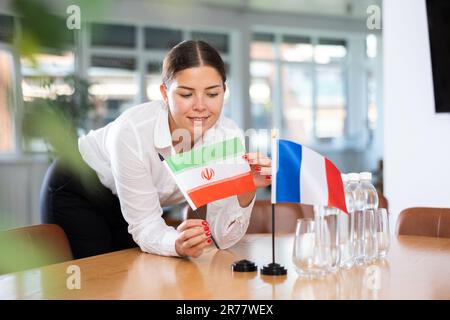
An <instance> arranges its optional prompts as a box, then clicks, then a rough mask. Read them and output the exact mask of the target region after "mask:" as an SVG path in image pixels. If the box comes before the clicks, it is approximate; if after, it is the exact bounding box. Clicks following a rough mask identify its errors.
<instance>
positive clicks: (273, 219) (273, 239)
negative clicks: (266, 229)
mask: <svg viewBox="0 0 450 320" xmlns="http://www.w3.org/2000/svg"><path fill="white" fill-rule="evenodd" d="M272 263H273V264H275V204H274V203H272Z"/></svg>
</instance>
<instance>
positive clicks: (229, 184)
mask: <svg viewBox="0 0 450 320" xmlns="http://www.w3.org/2000/svg"><path fill="white" fill-rule="evenodd" d="M244 154H245V148H244V146H243V145H242V142H241V140H240V139H239V138H237V137H236V138H233V139H229V140H225V141H222V142H219V143H215V144H211V145H208V146H204V147H200V148H196V149H192V150H190V151H187V152H183V153H179V154H176V155H173V156H171V157H169V158H167V159H165V160H164V161H163V163H164V165H165V166H166V168H167V169H168V170H169V172H170V173H171V175H172V176H173V178H174V179H175V182H176V183H177V185H178V187H179V188H180V190H181V192H182V193H183V195H184V197H185V198H186V200H187V202H188V203H189V205H190V206H191V208H192V209H193V210H196V209H197V208H199V207H201V206H203V205H205V204H208V203H210V202H213V201H216V200H220V199H224V198H228V197H231V196H233V195H238V194H241V193H245V192H250V191H254V190H255V184H254V182H253V175H252V173H251V170H250V166H249V164H248V162H247V161H246V160H245V159H243V157H242V156H243V155H244ZM161 160H163V159H161Z"/></svg>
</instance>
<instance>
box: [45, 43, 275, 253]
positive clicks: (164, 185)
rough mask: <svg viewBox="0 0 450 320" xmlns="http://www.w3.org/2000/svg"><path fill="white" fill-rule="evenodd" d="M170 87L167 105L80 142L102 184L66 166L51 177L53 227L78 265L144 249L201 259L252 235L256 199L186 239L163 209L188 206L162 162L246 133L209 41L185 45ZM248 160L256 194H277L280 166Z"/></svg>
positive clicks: (229, 203) (243, 197)
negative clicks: (226, 109) (214, 245)
mask: <svg viewBox="0 0 450 320" xmlns="http://www.w3.org/2000/svg"><path fill="white" fill-rule="evenodd" d="M162 80H163V81H162V84H161V86H160V90H161V94H162V98H163V99H162V101H155V102H150V103H144V104H142V105H138V106H135V107H132V108H130V109H128V110H127V111H125V112H124V113H123V114H122V115H120V116H119V117H118V118H117V119H116V120H115V121H113V122H111V123H109V124H108V125H106V126H105V127H103V128H100V129H98V130H95V131H91V132H89V134H87V135H86V136H83V137H81V138H80V139H79V142H78V145H79V151H80V154H81V157H82V159H83V161H84V163H85V164H86V167H87V170H89V171H91V172H92V173H93V176H95V178H96V183H95V185H92V184H91V185H88V186H87V185H85V184H83V183H82V182H81V179H80V178H79V177H78V176H77V175H76V174H74V173H72V172H68V170H65V169H64V168H61V165H60V164H58V162H56V163H54V164H53V165H52V166H51V168H50V169H49V171H48V173H47V177H46V179H45V184H44V189H43V192H44V195H45V201H43V219H44V221H45V222H48V223H56V224H59V225H60V226H61V227H62V228H63V229H64V230H65V232H66V234H67V236H68V238H69V242H70V244H71V247H72V251H73V254H74V256H75V257H76V258H81V257H86V256H91V255H96V254H101V253H105V252H110V251H115V250H120V249H124V248H129V247H132V246H136V244H137V245H139V247H140V248H141V249H142V250H143V251H145V252H150V253H155V254H160V255H167V256H191V257H198V256H200V255H201V254H202V252H203V250H204V249H205V248H206V247H208V246H210V245H211V233H212V234H213V236H214V238H215V240H216V241H217V242H218V245H219V247H220V248H221V249H225V248H228V247H230V246H232V245H234V244H235V243H236V242H238V241H239V240H240V239H241V237H242V236H243V235H244V234H245V232H246V230H247V227H248V223H249V219H250V213H251V210H252V207H253V203H254V199H255V192H250V193H245V194H240V195H237V196H232V197H229V198H227V199H222V200H219V201H215V202H213V203H210V204H208V205H207V217H206V220H201V219H189V220H186V221H184V222H183V223H182V224H181V225H180V226H179V227H178V228H177V229H176V230H175V229H174V228H173V227H169V226H167V225H166V223H165V222H164V219H163V218H162V217H161V215H162V208H161V207H162V206H168V205H173V204H177V203H180V202H183V201H184V198H183V195H182V193H181V192H180V190H179V189H178V187H177V186H176V184H175V182H174V180H173V179H172V177H171V176H170V174H169V173H168V171H167V170H166V169H165V168H164V166H163V164H162V163H161V161H160V158H159V155H158V154H160V155H162V156H163V157H164V158H166V157H168V156H170V155H173V154H175V153H176V152H177V151H176V150H178V151H179V150H181V149H183V151H186V145H187V148H192V147H194V146H195V147H198V146H201V145H207V144H209V143H210V142H212V141H213V140H214V139H215V138H217V137H219V136H228V137H229V136H233V135H234V136H239V137H240V138H241V139H242V140H243V137H242V133H241V131H240V130H239V128H238V127H237V126H236V125H235V124H234V123H233V122H232V121H231V120H229V119H227V118H225V117H224V116H222V108H223V101H224V93H225V90H226V85H225V81H226V75H225V67H224V63H223V61H222V59H221V57H220V55H219V54H218V52H217V51H216V50H215V49H214V48H212V47H211V46H210V45H208V44H207V43H205V42H202V41H184V42H181V43H179V44H178V45H176V46H175V47H174V48H172V49H171V50H170V52H169V53H168V54H167V56H166V57H165V59H164V62H163V70H162ZM180 132H184V133H188V135H186V134H184V135H180ZM198 132H200V135H199V134H198ZM180 137H183V138H181V139H180ZM186 137H189V139H187V138H186ZM183 140H184V141H183ZM181 144H183V148H179V146H181ZM244 157H245V158H246V159H247V160H248V161H249V163H250V166H251V169H252V172H253V178H254V182H255V185H256V187H266V186H268V185H269V184H270V182H271V178H270V172H271V167H270V166H271V161H270V159H269V158H267V157H264V156H261V155H258V154H246V156H244ZM94 173H95V174H94ZM92 190H96V191H95V192H92Z"/></svg>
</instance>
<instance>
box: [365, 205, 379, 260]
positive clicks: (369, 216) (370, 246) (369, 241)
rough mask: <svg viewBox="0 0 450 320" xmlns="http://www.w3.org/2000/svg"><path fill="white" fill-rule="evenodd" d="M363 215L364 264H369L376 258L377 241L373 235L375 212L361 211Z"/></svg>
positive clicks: (369, 210) (371, 210) (370, 210)
mask: <svg viewBox="0 0 450 320" xmlns="http://www.w3.org/2000/svg"><path fill="white" fill-rule="evenodd" d="M363 214H364V220H365V221H364V262H366V263H371V262H373V261H375V260H376V258H377V252H378V250H377V239H376V233H375V210H373V209H367V210H363Z"/></svg>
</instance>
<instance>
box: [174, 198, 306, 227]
mask: <svg viewBox="0 0 450 320" xmlns="http://www.w3.org/2000/svg"><path fill="white" fill-rule="evenodd" d="M197 212H198V213H199V215H200V217H201V219H205V217H206V206H203V207H201V208H199V209H198V210H197ZM313 217H314V211H313V207H312V206H308V205H303V204H298V203H277V204H276V211H275V232H276V233H291V232H295V226H296V223H297V219H300V218H313ZM197 218H198V217H197V215H194V213H193V211H192V209H191V208H190V207H189V206H188V205H186V207H185V208H184V209H183V219H184V220H186V219H197ZM270 232H272V205H271V203H270V200H256V201H255V205H254V206H253V210H252V214H251V217H250V223H249V226H248V229H247V233H270Z"/></svg>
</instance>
